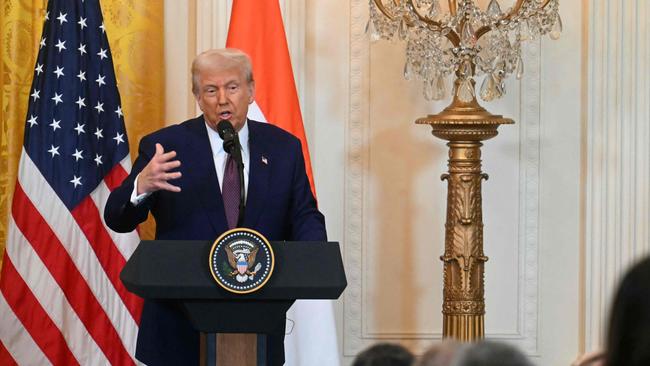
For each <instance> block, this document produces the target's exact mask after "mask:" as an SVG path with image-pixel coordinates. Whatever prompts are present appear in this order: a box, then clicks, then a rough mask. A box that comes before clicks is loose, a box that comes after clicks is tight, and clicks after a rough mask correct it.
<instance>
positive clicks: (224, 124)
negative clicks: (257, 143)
mask: <svg viewBox="0 0 650 366" xmlns="http://www.w3.org/2000/svg"><path fill="white" fill-rule="evenodd" d="M217 133H218V134H219V137H221V139H222V140H226V138H228V137H230V138H232V136H234V135H235V128H234V127H233V126H232V123H230V121H228V120H225V119H222V120H221V121H219V123H217ZM229 134H230V136H228V135H229Z"/></svg>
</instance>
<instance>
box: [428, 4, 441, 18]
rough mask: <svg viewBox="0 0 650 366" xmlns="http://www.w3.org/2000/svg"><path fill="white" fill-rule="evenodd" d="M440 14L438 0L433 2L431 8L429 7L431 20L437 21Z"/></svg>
mask: <svg viewBox="0 0 650 366" xmlns="http://www.w3.org/2000/svg"><path fill="white" fill-rule="evenodd" d="M438 14H440V3H439V2H438V0H433V1H432V2H431V7H429V19H435V18H436V17H437V16H438Z"/></svg>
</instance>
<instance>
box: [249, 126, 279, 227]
mask: <svg viewBox="0 0 650 366" xmlns="http://www.w3.org/2000/svg"><path fill="white" fill-rule="evenodd" d="M257 124H259V122H253V121H250V120H249V122H248V133H249V136H248V140H249V144H248V146H249V151H250V162H249V164H250V167H249V171H248V194H247V196H246V212H245V213H244V226H245V227H249V228H253V227H255V225H256V224H257V221H258V219H259V216H260V214H261V213H262V211H263V210H264V205H265V203H266V195H267V193H268V188H269V176H270V169H271V164H272V163H273V162H272V161H271V159H270V157H269V151H268V149H267V146H266V141H265V139H264V136H263V135H262V131H261V130H260V128H258V126H257Z"/></svg>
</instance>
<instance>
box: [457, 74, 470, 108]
mask: <svg viewBox="0 0 650 366" xmlns="http://www.w3.org/2000/svg"><path fill="white" fill-rule="evenodd" d="M456 95H457V96H458V99H459V100H460V101H461V102H463V103H469V102H471V101H472V100H474V86H473V85H472V79H463V80H462V81H461V82H460V86H459V87H458V91H457V94H456Z"/></svg>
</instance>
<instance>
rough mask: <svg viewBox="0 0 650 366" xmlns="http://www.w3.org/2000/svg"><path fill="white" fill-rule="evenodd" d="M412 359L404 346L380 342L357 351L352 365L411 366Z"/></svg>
mask: <svg viewBox="0 0 650 366" xmlns="http://www.w3.org/2000/svg"><path fill="white" fill-rule="evenodd" d="M413 360H414V357H413V354H412V353H411V352H410V351H409V350H408V349H406V348H405V347H403V346H400V345H399V344H392V343H380V344H376V345H374V346H372V347H370V348H368V349H366V350H365V351H363V352H361V353H359V355H358V356H357V357H356V358H355V359H354V362H353V363H352V366H411V365H412V364H413Z"/></svg>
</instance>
